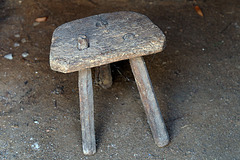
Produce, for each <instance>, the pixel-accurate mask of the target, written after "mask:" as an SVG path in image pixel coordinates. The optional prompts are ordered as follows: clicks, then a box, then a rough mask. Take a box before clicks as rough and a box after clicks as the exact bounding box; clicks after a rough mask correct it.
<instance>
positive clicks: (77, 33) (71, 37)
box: [50, 11, 165, 73]
mask: <svg viewBox="0 0 240 160" xmlns="http://www.w3.org/2000/svg"><path fill="white" fill-rule="evenodd" d="M85 36H86V37H85ZM79 43H82V45H83V46H81V44H79ZM164 43H165V36H164V34H163V33H162V31H161V30H160V29H159V28H158V27H157V26H156V25H155V24H153V23H152V22H151V20H150V19H149V18H148V17H146V16H145V15H142V14H139V13H135V12H129V11H122V12H114V13H104V14H100V15H95V16H90V17H87V18H83V19H78V20H75V21H72V22H68V23H65V24H63V25H61V26H59V27H58V28H56V29H55V31H54V33H53V37H52V44H51V50H50V66H51V68H52V69H53V70H55V71H59V72H63V73H70V72H74V71H79V70H80V69H84V68H92V67H96V66H100V65H104V64H109V63H112V62H116V61H120V60H125V59H130V58H134V57H138V56H143V55H148V54H153V53H157V52H161V51H162V50H163V48H164Z"/></svg>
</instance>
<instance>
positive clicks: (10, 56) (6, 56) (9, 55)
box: [4, 53, 13, 60]
mask: <svg viewBox="0 0 240 160" xmlns="http://www.w3.org/2000/svg"><path fill="white" fill-rule="evenodd" d="M4 58H6V59H9V60H12V59H13V56H12V53H10V54H7V55H5V56H4Z"/></svg>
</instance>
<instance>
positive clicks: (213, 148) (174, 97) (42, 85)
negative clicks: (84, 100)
mask: <svg viewBox="0 0 240 160" xmlns="http://www.w3.org/2000/svg"><path fill="white" fill-rule="evenodd" d="M197 4H198V5H199V6H200V8H201V9H202V11H203V13H204V17H201V16H199V15H198V14H197V13H196V11H195V10H194V8H193V1H183V0H178V1H175V2H173V1H161V0H158V1H157V0H139V1H137V0H116V1H114V0H105V1H104V0H99V1H97V0H71V1H70V0H69V1H63V0H52V1H48V0H34V1H33V0H18V1H17V0H1V1H0V159H9V160H13V159H24V160H25V159H29V160H35V159H40V160H50V159H57V160H61V159H62V160H66V159H71V160H75V159H89V160H90V159H92V160H93V159H100V160H106V159H126V160H128V159H167V160H175V159H217V160H220V159H222V160H237V159H240V147H239V146H240V116H239V115H240V1H239V0H232V1H224V0H212V1H208V0H205V1H197ZM122 10H129V11H136V12H139V13H142V14H145V15H147V16H148V17H149V18H150V19H151V20H152V21H153V22H154V23H155V24H156V25H158V26H159V27H160V28H161V29H162V31H163V32H164V33H165V35H166V37H167V47H166V49H165V50H164V52H162V53H158V54H155V55H150V56H146V57H144V58H145V61H146V65H147V67H148V70H149V74H150V77H151V80H152V83H153V87H154V89H155V92H156V96H157V99H158V101H159V104H160V108H161V111H162V114H163V118H164V120H165V122H166V126H167V129H168V132H169V135H170V139H171V142H170V144H169V145H168V146H166V147H164V148H158V147H157V146H156V145H155V144H154V141H153V138H152V135H151V131H150V128H149V125H148V123H147V120H146V115H145V112H144V109H143V106H142V103H141V100H140V97H139V94H138V90H137V88H136V84H135V81H134V77H133V75H132V72H131V68H130V66H129V63H128V61H122V62H118V63H113V64H112V66H111V67H112V72H113V85H112V87H111V88H110V89H107V90H106V89H102V88H101V87H99V86H97V85H94V101H95V131H96V140H97V153H96V154H95V155H94V156H84V155H83V153H82V145H81V140H82V139H81V126H80V119H79V99H78V86H77V77H78V75H77V73H71V74H63V73H58V72H54V71H52V70H51V69H50V66H49V50H50V44H51V36H52V33H53V31H54V29H55V28H56V27H57V26H59V25H61V24H63V23H65V22H68V21H71V20H75V19H79V18H84V17H87V16H91V15H95V14H99V13H104V12H114V11H122ZM42 16H48V19H47V21H46V22H41V23H39V24H38V23H35V18H37V17H42ZM24 52H27V53H28V56H27V57H22V53H24ZM8 54H12V55H13V59H12V60H9V59H7V58H6V55H8ZM25 55H27V54H26V53H25ZM4 56H5V57H4Z"/></svg>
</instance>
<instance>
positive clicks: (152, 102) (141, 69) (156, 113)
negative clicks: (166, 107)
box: [129, 57, 169, 147]
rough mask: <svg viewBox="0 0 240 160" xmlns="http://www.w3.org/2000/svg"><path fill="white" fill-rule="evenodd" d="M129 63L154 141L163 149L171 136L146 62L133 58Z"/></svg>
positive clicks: (139, 58)
mask: <svg viewBox="0 0 240 160" xmlns="http://www.w3.org/2000/svg"><path fill="white" fill-rule="evenodd" d="M129 61H130V65H131V68H132V72H133V75H134V78H135V81H136V84H137V87H138V90H139V93H140V97H141V99H142V103H143V105H144V108H145V112H146V115H147V119H148V123H149V125H150V128H151V130H152V134H153V138H154V141H155V143H156V144H157V145H158V147H163V146H165V145H167V144H168V143H169V136H168V133H167V130H166V126H165V124H164V121H163V118H162V115H161V111H160V109H159V105H158V102H157V99H156V97H155V94H154V91H153V87H152V83H151V80H150V78H149V75H148V71H147V68H146V65H145V62H144V60H143V58H142V57H137V58H132V59H130V60H129Z"/></svg>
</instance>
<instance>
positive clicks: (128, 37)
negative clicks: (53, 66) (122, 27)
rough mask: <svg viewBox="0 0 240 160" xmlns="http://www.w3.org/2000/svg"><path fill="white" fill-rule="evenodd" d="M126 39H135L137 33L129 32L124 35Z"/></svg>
mask: <svg viewBox="0 0 240 160" xmlns="http://www.w3.org/2000/svg"><path fill="white" fill-rule="evenodd" d="M122 38H123V39H124V40H125V41H127V40H133V39H134V38H135V35H134V34H133V33H127V34H125V35H124V36H123V37H122Z"/></svg>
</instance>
